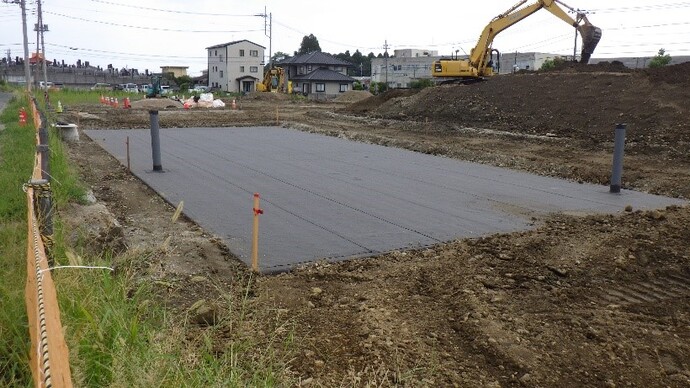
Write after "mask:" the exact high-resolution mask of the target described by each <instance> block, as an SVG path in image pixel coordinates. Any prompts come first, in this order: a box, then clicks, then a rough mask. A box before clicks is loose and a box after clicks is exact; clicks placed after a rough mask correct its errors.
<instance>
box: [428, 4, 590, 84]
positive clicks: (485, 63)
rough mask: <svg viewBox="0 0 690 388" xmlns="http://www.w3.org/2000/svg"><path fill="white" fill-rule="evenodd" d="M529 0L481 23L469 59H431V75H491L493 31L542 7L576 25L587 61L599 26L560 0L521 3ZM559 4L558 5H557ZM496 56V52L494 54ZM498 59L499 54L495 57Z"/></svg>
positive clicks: (448, 77) (465, 76)
mask: <svg viewBox="0 0 690 388" xmlns="http://www.w3.org/2000/svg"><path fill="white" fill-rule="evenodd" d="M527 1H528V0H521V1H520V2H518V3H517V4H515V5H513V6H512V7H510V8H509V9H508V10H507V11H506V12H504V13H502V14H500V15H498V16H496V17H495V18H493V19H492V20H491V22H489V24H487V25H486V27H484V31H482V34H481V35H480V36H479V40H478V41H477V44H476V45H475V47H474V48H473V49H472V51H471V52H470V55H469V59H463V60H459V59H441V60H439V61H436V62H434V66H433V67H432V75H433V76H434V77H440V78H445V79H451V80H453V79H458V80H465V81H467V80H476V79H483V77H486V76H491V75H493V73H494V68H493V64H494V62H493V55H492V53H493V52H497V51H496V50H492V48H491V45H492V43H493V40H494V38H495V37H496V35H498V34H499V33H501V32H502V31H504V30H506V29H507V28H509V27H511V26H513V25H514V24H516V23H518V22H520V21H521V20H523V19H525V18H527V17H528V16H530V15H532V14H534V13H535V12H537V11H539V10H540V9H542V8H544V9H546V10H548V11H549V12H551V13H552V14H554V15H555V16H557V17H558V18H560V19H561V20H563V21H564V22H566V23H568V24H570V25H571V26H573V27H575V28H577V30H578V32H579V33H580V35H581V36H582V55H581V61H582V62H583V63H587V62H589V58H590V57H591V56H592V53H593V52H594V49H595V48H596V46H597V44H598V43H599V40H600V39H601V29H600V28H598V27H595V26H593V25H592V24H591V23H590V22H589V20H588V19H587V16H586V15H585V14H584V13H582V12H580V11H578V10H575V9H573V8H572V7H569V6H568V5H566V4H565V3H563V2H562V1H560V0H538V1H536V2H534V3H532V4H530V5H527V6H524V5H525V4H526V3H527ZM559 4H560V6H559ZM562 7H565V8H567V9H568V10H570V11H572V12H575V14H576V18H575V19H573V18H572V17H570V15H568V13H567V12H566V11H564V10H563V8H562ZM497 56H498V55H497ZM497 59H498V58H497Z"/></svg>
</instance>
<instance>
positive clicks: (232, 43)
mask: <svg viewBox="0 0 690 388" xmlns="http://www.w3.org/2000/svg"><path fill="white" fill-rule="evenodd" d="M242 42H247V43H251V44H254V45H257V46H259V47H261V48H262V49H265V48H266V47H264V46H262V45H260V44H257V43H254V42H252V41H249V40H247V39H242V40H234V41H232V42H228V43H221V44H217V45H214V46H209V47H206V50H209V49H214V48H221V47H225V46H232V45H236V44H238V43H242Z"/></svg>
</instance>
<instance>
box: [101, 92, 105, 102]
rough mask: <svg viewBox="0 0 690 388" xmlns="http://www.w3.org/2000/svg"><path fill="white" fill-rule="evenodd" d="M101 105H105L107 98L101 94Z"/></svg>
mask: <svg viewBox="0 0 690 388" xmlns="http://www.w3.org/2000/svg"><path fill="white" fill-rule="evenodd" d="M101 104H105V97H103V95H102V94H101Z"/></svg>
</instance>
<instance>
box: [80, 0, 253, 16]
mask: <svg viewBox="0 0 690 388" xmlns="http://www.w3.org/2000/svg"><path fill="white" fill-rule="evenodd" d="M91 1H93V2H94V3H101V4H108V5H115V6H118V7H128V8H136V9H145V10H147V11H157V12H168V13H177V14H185V15H203V16H223V17H247V16H254V15H250V14H228V13H216V12H213V13H211V12H194V11H177V10H172V9H162V8H150V7H142V6H140V5H129V4H120V3H114V2H111V1H104V0H91Z"/></svg>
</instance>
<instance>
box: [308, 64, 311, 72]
mask: <svg viewBox="0 0 690 388" xmlns="http://www.w3.org/2000/svg"><path fill="white" fill-rule="evenodd" d="M310 71H311V65H307V73H309V72H310Z"/></svg>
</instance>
